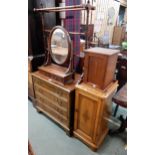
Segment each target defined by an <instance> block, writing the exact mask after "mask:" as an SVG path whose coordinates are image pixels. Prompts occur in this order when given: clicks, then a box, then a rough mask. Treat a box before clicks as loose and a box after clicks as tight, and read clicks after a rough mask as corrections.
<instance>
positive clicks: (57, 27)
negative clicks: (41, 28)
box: [48, 26, 72, 65]
mask: <svg viewBox="0 0 155 155" xmlns="http://www.w3.org/2000/svg"><path fill="white" fill-rule="evenodd" d="M56 29H61V30H62V31H63V32H64V33H65V35H66V37H67V43H68V55H67V57H66V59H65V61H64V62H63V63H59V62H58V61H56V60H55V58H54V56H53V54H52V48H51V41H52V36H53V33H54V31H55V30H56ZM48 40H49V42H48V48H49V52H50V56H51V58H52V60H53V61H54V62H55V63H56V64H58V65H65V64H67V63H69V60H70V57H71V55H72V53H71V52H72V49H71V38H70V35H69V33H68V32H67V30H66V29H65V28H63V27H62V26H55V27H54V28H53V29H52V30H51V32H50V34H49V39H48Z"/></svg>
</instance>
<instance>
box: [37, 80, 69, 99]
mask: <svg viewBox="0 0 155 155" xmlns="http://www.w3.org/2000/svg"><path fill="white" fill-rule="evenodd" d="M34 83H35V84H37V85H39V86H41V87H43V88H46V89H47V90H50V91H51V92H53V93H55V94H56V95H58V96H59V97H61V98H67V97H68V93H67V92H66V91H64V90H63V89H61V88H59V87H57V86H55V85H52V84H49V83H47V82H45V81H43V80H41V79H38V78H34Z"/></svg>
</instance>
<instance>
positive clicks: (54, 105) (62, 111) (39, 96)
mask: <svg viewBox="0 0 155 155" xmlns="http://www.w3.org/2000/svg"><path fill="white" fill-rule="evenodd" d="M36 99H37V100H38V101H39V102H41V103H44V104H45V105H47V106H49V107H50V108H51V109H53V110H55V111H56V112H58V113H59V114H60V115H62V116H63V117H65V118H67V117H68V116H67V107H61V106H59V105H58V104H57V102H54V101H53V100H49V99H47V98H46V96H44V95H42V94H40V93H38V92H36Z"/></svg>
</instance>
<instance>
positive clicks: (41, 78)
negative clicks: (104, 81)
mask: <svg viewBox="0 0 155 155" xmlns="http://www.w3.org/2000/svg"><path fill="white" fill-rule="evenodd" d="M32 77H33V84H34V93H35V102H36V108H37V110H38V111H39V112H43V113H44V114H45V115H47V116H49V117H50V118H51V119H52V120H53V121H54V122H56V123H57V124H59V125H60V126H61V127H62V128H63V129H65V131H66V133H67V134H68V135H71V134H72V129H73V119H74V117H73V116H74V97H75V84H76V82H77V81H78V79H79V78H80V76H79V75H76V76H75V81H74V82H73V83H72V84H67V85H64V86H62V85H59V84H57V83H55V82H53V81H52V79H49V78H48V77H47V76H45V75H43V74H41V73H40V72H39V71H37V72H35V73H33V74H32Z"/></svg>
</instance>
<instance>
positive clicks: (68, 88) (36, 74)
mask: <svg viewBox="0 0 155 155" xmlns="http://www.w3.org/2000/svg"><path fill="white" fill-rule="evenodd" d="M32 76H34V77H37V78H39V79H41V80H43V81H45V82H47V83H49V84H52V85H55V86H56V87H59V88H61V89H63V90H65V91H67V92H71V91H73V90H74V89H75V85H76V84H77V82H78V80H79V79H80V74H75V80H74V81H73V82H72V83H70V84H65V85H63V86H62V85H60V84H58V83H56V82H55V81H52V79H51V78H49V77H47V76H45V75H44V74H42V73H40V72H39V71H36V72H34V73H32Z"/></svg>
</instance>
